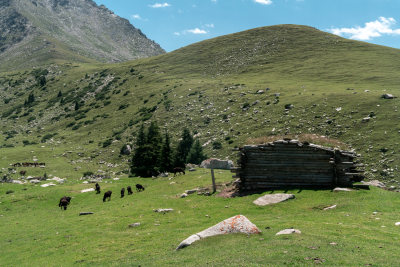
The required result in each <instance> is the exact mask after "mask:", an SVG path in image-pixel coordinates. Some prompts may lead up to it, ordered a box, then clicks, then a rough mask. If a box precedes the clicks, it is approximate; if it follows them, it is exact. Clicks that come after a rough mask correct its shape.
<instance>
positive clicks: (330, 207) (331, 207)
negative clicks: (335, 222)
mask: <svg viewBox="0 0 400 267" xmlns="http://www.w3.org/2000/svg"><path fill="white" fill-rule="evenodd" d="M336 207H337V206H336V205H332V206H329V207H326V208H324V209H323V210H331V209H336Z"/></svg>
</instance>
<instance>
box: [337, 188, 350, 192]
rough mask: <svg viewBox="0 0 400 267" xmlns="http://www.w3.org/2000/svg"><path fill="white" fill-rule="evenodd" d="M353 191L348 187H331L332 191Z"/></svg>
mask: <svg viewBox="0 0 400 267" xmlns="http://www.w3.org/2000/svg"><path fill="white" fill-rule="evenodd" d="M350 191H353V190H352V189H350V188H342V187H336V188H335V189H333V192H350Z"/></svg>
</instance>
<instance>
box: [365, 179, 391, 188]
mask: <svg viewBox="0 0 400 267" xmlns="http://www.w3.org/2000/svg"><path fill="white" fill-rule="evenodd" d="M361 183H362V184H365V185H370V186H376V187H379V188H386V185H385V184H384V183H382V182H381V181H378V180H372V181H369V182H365V181H361Z"/></svg>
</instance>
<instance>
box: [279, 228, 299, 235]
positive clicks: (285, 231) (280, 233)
mask: <svg viewBox="0 0 400 267" xmlns="http://www.w3.org/2000/svg"><path fill="white" fill-rule="evenodd" d="M291 234H301V231H300V230H298V229H285V230H282V231H279V232H278V233H276V234H275V235H291Z"/></svg>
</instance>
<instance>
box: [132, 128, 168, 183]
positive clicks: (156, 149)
mask: <svg viewBox="0 0 400 267" xmlns="http://www.w3.org/2000/svg"><path fill="white" fill-rule="evenodd" d="M161 144H162V138H161V134H160V130H159V128H158V125H157V123H156V122H152V123H151V124H150V126H149V128H148V131H147V134H146V133H145V129H144V126H143V125H142V126H141V127H140V129H139V132H138V136H137V139H136V147H135V152H134V154H133V157H132V164H131V173H132V174H133V175H136V176H143V177H150V176H152V175H157V174H158V173H159V170H160V161H161Z"/></svg>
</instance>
